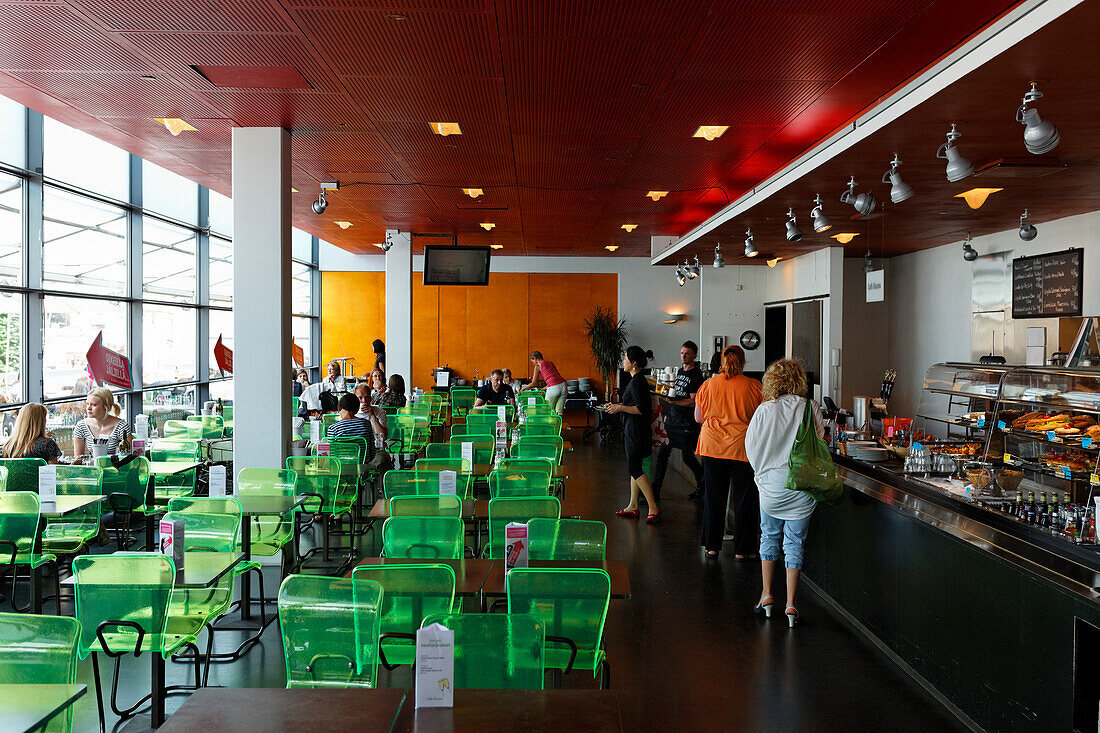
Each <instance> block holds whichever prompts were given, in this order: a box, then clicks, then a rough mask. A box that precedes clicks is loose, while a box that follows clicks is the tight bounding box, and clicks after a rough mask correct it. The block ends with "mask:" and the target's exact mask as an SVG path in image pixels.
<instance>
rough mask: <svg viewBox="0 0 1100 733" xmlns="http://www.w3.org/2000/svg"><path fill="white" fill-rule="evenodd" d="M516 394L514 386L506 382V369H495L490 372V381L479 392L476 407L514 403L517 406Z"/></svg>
mask: <svg viewBox="0 0 1100 733" xmlns="http://www.w3.org/2000/svg"><path fill="white" fill-rule="evenodd" d="M515 404H516V395H515V393H514V392H513V391H512V388H511V387H509V386H508V385H507V384H505V383H504V371H503V370H501V369H494V370H493V371H492V372H490V373H489V382H488V384H486V385H484V386H483V387H482V388H481V389H480V390H478V393H477V399H476V400H474V407H483V406H485V405H512V406H513V407H515Z"/></svg>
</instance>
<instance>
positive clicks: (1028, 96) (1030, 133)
mask: <svg viewBox="0 0 1100 733" xmlns="http://www.w3.org/2000/svg"><path fill="white" fill-rule="evenodd" d="M1037 86H1038V84H1037V83H1036V82H1031V91H1029V92H1025V93H1024V100H1023V102H1021V103H1020V109H1018V110H1016V121H1017V122H1019V123H1020V124H1021V125H1023V126H1024V147H1026V148H1027V152H1029V153H1033V154H1035V155H1042V154H1043V153H1049V152H1050V151H1051V150H1054V149H1055V148H1056V147H1058V143H1059V142H1061V141H1062V136H1061V135H1060V134H1059V133H1058V128H1057V127H1055V126H1054V125H1053V124H1052V123H1051V122H1050V121H1049V120H1044V119H1043V118H1042V117H1040V116H1039V110H1037V109H1028V108H1027V106H1028V104H1031V103H1032V102H1037V101H1039V100H1040V99H1042V98H1043V93H1042V92H1040V91H1039V90H1038V89H1036V87H1037Z"/></svg>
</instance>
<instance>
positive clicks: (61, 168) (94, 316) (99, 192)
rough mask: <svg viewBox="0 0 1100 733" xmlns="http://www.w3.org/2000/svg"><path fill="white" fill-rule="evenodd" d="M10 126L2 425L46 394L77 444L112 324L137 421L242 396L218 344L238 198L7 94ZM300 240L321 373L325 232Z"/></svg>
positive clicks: (56, 424) (296, 308)
mask: <svg viewBox="0 0 1100 733" xmlns="http://www.w3.org/2000/svg"><path fill="white" fill-rule="evenodd" d="M0 129H2V131H3V133H4V134H3V135H0V434H2V435H3V436H4V437H6V436H7V435H8V434H9V433H10V430H11V427H12V424H13V423H14V416H15V413H16V411H17V410H18V409H19V407H20V406H22V404H24V403H25V402H28V401H36V402H39V401H40V402H45V403H46V405H47V407H48V408H49V429H50V430H52V431H53V432H54V436H55V439H57V440H58V442H59V444H61V445H62V447H63V449H65V446H68V445H70V444H71V441H69V439H68V437H67V436H68V435H69V434H70V433H71V429H72V427H71V426H72V425H74V424H75V423H76V422H77V421H78V420H79V419H80V417H81V416H82V413H83V395H85V394H87V393H88V391H89V390H90V389H91V388H92V387H93V386H95V385H94V383H93V381H92V377H91V375H90V374H89V372H88V364H87V352H88V349H89V347H90V346H91V344H92V343H93V341H95V339H96V338H97V337H98V336H99V335H100V334H102V339H103V345H104V346H105V347H107V348H109V349H112V350H114V351H118V352H120V353H122V354H124V355H126V356H128V357H130V359H131V366H132V372H133V373H132V374H131V377H132V381H133V383H134V388H133V389H131V390H121V389H116V390H115V391H116V394H117V400H118V401H119V403H120V404H121V405H122V408H123V410H124V414H125V415H126V417H127V418H128V419H130V420H131V421H132V420H133V417H134V416H135V415H136V414H137V413H139V412H141V411H143V410H144V411H146V412H154V411H156V412H173V413H177V414H179V413H183V412H194V411H196V408H197V407H198V406H200V405H201V404H202V402H204V401H206V400H212V399H221V400H223V401H231V400H232V399H233V375H232V374H223V373H221V372H220V371H219V370H218V367H217V363H216V360H215V358H214V345H215V343H217V340H218V338H219V337H220V338H221V340H222V343H223V344H224V345H225V346H227V347H228V348H230V349H232V348H233V239H232V238H233V202H232V201H231V200H230V199H229V198H228V197H226V196H223V195H221V194H219V193H217V192H216V191H211V190H209V189H206V188H204V187H202V186H199V185H198V184H196V183H194V182H192V181H189V180H187V179H186V178H183V177H181V176H179V175H176V174H175V173H172V172H171V171H169V170H167V169H165V168H162V167H160V166H158V165H156V164H154V163H151V162H149V161H145V160H141V159H140V158H137V157H135V156H132V155H130V154H129V153H127V152H126V151H124V150H121V149H119V148H116V147H114V146H113V145H111V144H109V143H106V142H103V141H101V140H98V139H97V138H95V137H93V136H91V135H88V134H86V133H84V132H81V131H79V130H75V129H73V128H70V127H68V126H66V125H64V124H62V123H60V122H56V121H54V120H51V119H49V118H46V117H43V116H42V115H39V114H38V113H35V112H31V111H28V110H27V109H25V108H24V107H22V106H21V105H19V104H17V103H15V102H12V101H10V100H8V99H5V98H3V97H0ZM34 151H41V153H40V154H36V153H35V152H34ZM36 155H40V157H39V158H38V159H34V160H32V159H31V158H34V157H35V156H36ZM35 170H42V171H43V175H42V176H37V175H35V174H34V173H33V171H35ZM39 202H40V203H39ZM204 212H205V214H206V215H205V216H203V213H204ZM39 227H41V231H42V237H41V244H37V242H36V237H35V236H31V237H30V239H28V238H27V234H26V233H27V232H32V233H36V232H37V231H38V229H39ZM292 244H293V247H292V252H293V258H294V262H293V264H292V268H291V269H292V278H293V279H292V284H291V293H292V304H291V309H292V311H293V313H294V317H293V319H292V322H293V337H294V342H295V344H296V345H298V346H300V347H302V349H303V350H304V352H305V360H306V362H307V366H309V367H311V368H312V369H313V370H314V373H316V369H317V361H318V360H319V358H320V357H319V354H318V353H317V348H316V347H317V346H319V344H317V341H318V340H319V339H317V338H316V335H317V333H318V328H319V326H318V320H319V319H318V308H319V306H320V304H319V303H318V302H317V300H318V299H317V298H316V293H317V292H318V283H319V277H318V274H317V261H316V256H317V255H316V253H317V240H316V239H314V238H313V237H311V236H310V235H308V234H306V233H305V232H302V231H300V230H297V229H295V230H293V233H292ZM26 262H30V263H31V264H32V266H31V267H29V268H27V267H26V266H25V263H26ZM38 263H41V269H40V270H39V268H38V267H37V264H38ZM287 346H288V349H287V350H288V353H289V352H290V349H289V346H290V345H289V344H288V345H287ZM39 353H41V354H42V358H41V360H39V359H38V358H37V355H38V354H39ZM32 357H33V358H32Z"/></svg>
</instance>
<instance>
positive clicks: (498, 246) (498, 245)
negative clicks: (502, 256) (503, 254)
mask: <svg viewBox="0 0 1100 733" xmlns="http://www.w3.org/2000/svg"><path fill="white" fill-rule="evenodd" d="M489 246H490V247H492V248H493V249H504V245H503V244H490V245H489Z"/></svg>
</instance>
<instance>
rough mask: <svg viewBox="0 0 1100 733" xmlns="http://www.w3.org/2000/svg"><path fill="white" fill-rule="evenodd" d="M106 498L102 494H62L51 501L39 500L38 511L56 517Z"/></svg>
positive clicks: (46, 515)
mask: <svg viewBox="0 0 1100 733" xmlns="http://www.w3.org/2000/svg"><path fill="white" fill-rule="evenodd" d="M106 500H107V497H106V496H104V495H102V494H86V495H85V494H62V495H61V496H58V497H57V498H56V499H54V500H53V501H50V500H46V499H42V500H40V502H41V503H40V504H39V513H40V515H41V516H43V517H47V518H49V519H57V518H58V517H64V516H66V515H69V514H72V513H74V512H78V511H80V510H82V509H87V508H88V507H90V506H93V505H95V504H102V503H103V502H104V501H106Z"/></svg>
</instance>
